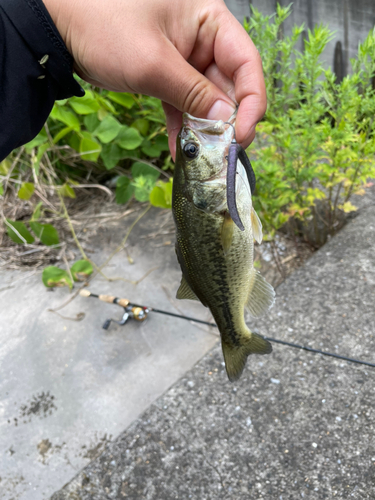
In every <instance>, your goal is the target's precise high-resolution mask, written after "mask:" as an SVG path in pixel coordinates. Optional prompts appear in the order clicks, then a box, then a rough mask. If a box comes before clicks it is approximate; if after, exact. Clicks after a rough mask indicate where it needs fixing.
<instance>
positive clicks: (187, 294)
mask: <svg viewBox="0 0 375 500" xmlns="http://www.w3.org/2000/svg"><path fill="white" fill-rule="evenodd" d="M176 298H177V299H180V300H182V299H188V300H199V299H198V297H197V296H196V295H195V293H194V292H193V290H192V289H191V288H190V286H189V284H188V282H187V281H186V279H185V276H184V275H182V278H181V284H180V286H179V289H178V290H177V295H176Z"/></svg>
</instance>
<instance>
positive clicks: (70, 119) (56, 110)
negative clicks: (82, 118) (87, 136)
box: [50, 104, 81, 132]
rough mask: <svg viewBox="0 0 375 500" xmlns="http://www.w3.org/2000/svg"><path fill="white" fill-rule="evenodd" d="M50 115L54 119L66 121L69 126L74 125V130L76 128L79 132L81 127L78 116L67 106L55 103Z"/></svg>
mask: <svg viewBox="0 0 375 500" xmlns="http://www.w3.org/2000/svg"><path fill="white" fill-rule="evenodd" d="M50 116H51V117H52V118H53V119H54V120H57V121H59V122H62V123H65V125H67V126H68V127H72V130H75V131H76V132H79V130H80V129H81V126H80V123H79V120H78V118H77V116H76V115H75V114H74V113H73V112H72V111H69V110H68V109H66V108H63V107H61V106H56V104H55V105H54V107H53V108H52V111H51V114H50Z"/></svg>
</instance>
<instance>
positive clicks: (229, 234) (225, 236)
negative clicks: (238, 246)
mask: <svg viewBox="0 0 375 500" xmlns="http://www.w3.org/2000/svg"><path fill="white" fill-rule="evenodd" d="M233 231H234V222H233V219H232V217H231V216H230V215H229V213H228V212H225V214H224V221H223V225H222V228H221V245H222V247H223V251H224V255H226V254H227V253H228V251H229V249H230V247H231V245H232V241H233Z"/></svg>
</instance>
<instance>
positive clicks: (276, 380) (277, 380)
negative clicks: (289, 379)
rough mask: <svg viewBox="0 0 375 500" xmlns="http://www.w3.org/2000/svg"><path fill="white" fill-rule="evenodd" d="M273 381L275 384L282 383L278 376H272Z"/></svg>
mask: <svg viewBox="0 0 375 500" xmlns="http://www.w3.org/2000/svg"><path fill="white" fill-rule="evenodd" d="M271 382H272V383H273V384H280V380H279V379H278V378H271Z"/></svg>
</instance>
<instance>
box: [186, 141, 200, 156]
mask: <svg viewBox="0 0 375 500" xmlns="http://www.w3.org/2000/svg"><path fill="white" fill-rule="evenodd" d="M184 153H185V156H187V157H188V158H191V159H193V158H196V157H197V156H198V153H199V147H198V145H197V144H195V143H194V142H187V143H186V144H185V146H184Z"/></svg>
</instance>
